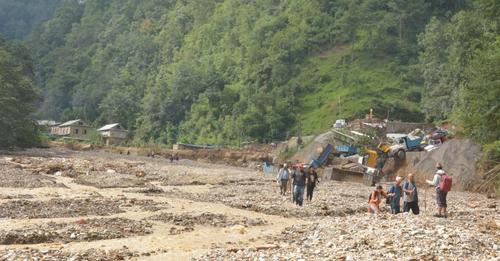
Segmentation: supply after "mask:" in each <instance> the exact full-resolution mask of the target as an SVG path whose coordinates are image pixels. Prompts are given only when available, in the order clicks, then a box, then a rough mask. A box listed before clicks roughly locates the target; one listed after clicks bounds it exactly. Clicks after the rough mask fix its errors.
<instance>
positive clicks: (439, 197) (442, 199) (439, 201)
mask: <svg viewBox="0 0 500 261" xmlns="http://www.w3.org/2000/svg"><path fill="white" fill-rule="evenodd" d="M436 169H437V171H436V174H434V178H433V179H432V180H426V182H427V184H429V185H431V186H434V187H435V188H436V205H437V207H436V210H437V213H436V214H434V216H435V217H446V216H447V214H446V207H447V206H446V193H443V192H441V190H440V189H439V183H441V177H442V176H443V175H444V174H445V172H444V170H443V167H442V166H441V164H440V163H438V164H436Z"/></svg>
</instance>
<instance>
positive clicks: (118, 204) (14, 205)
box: [0, 197, 168, 218]
mask: <svg viewBox="0 0 500 261" xmlns="http://www.w3.org/2000/svg"><path fill="white" fill-rule="evenodd" d="M136 207H138V208H139V209H140V210H145V211H157V210H160V209H164V208H167V207H168V204H166V203H158V202H155V201H153V200H137V199H130V200H129V199H127V198H125V197H123V198H118V199H112V198H100V197H94V198H73V199H57V198H56V199H50V200H47V201H30V200H12V201H8V202H5V203H2V204H0V218H56V217H79V216H108V215H111V214H117V213H123V212H125V211H124V209H126V208H136Z"/></svg>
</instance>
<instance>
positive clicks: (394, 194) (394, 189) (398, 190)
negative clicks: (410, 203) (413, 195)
mask: <svg viewBox="0 0 500 261" xmlns="http://www.w3.org/2000/svg"><path fill="white" fill-rule="evenodd" d="M402 180H403V179H402V178H401V177H400V176H397V177H396V184H394V185H392V186H391V188H390V189H389V191H388V192H387V193H388V194H387V196H388V197H390V204H391V213H392V214H398V213H401V206H400V201H401V194H402V191H403V190H402V187H401V181H402Z"/></svg>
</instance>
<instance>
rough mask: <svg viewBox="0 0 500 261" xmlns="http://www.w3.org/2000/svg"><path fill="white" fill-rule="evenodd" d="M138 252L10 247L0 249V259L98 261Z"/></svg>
mask: <svg viewBox="0 0 500 261" xmlns="http://www.w3.org/2000/svg"><path fill="white" fill-rule="evenodd" d="M139 256H140V254H139V253H138V252H133V251H130V250H128V249H127V248H122V249H116V250H102V249H88V250H85V251H81V252H77V253H70V252H66V251H63V250H53V249H45V250H39V249H33V248H25V249H10V250H2V251H0V260H5V261H14V260H47V261H51V260H68V261H70V260H71V261H85V260H99V261H114V260H125V259H130V258H134V257H139Z"/></svg>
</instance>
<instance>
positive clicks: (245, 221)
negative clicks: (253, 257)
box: [150, 213, 267, 233]
mask: <svg viewBox="0 0 500 261" xmlns="http://www.w3.org/2000/svg"><path fill="white" fill-rule="evenodd" d="M150 219H151V220H155V221H161V222H165V223H173V224H174V225H176V226H181V227H183V228H182V229H181V231H193V230H194V226H196V225H201V226H214V227H231V226H235V225H242V226H244V227H249V226H261V225H265V224H266V223H267V222H266V221H265V220H262V219H260V218H257V219H250V218H247V217H234V216H233V217H228V216H227V215H223V214H213V213H201V214H196V215H195V214H190V213H183V214H172V213H162V214H160V215H157V216H153V217H151V218H150ZM178 230H179V229H178V228H174V231H175V232H176V233H178V232H179V231H178ZM171 232H172V231H171Z"/></svg>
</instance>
